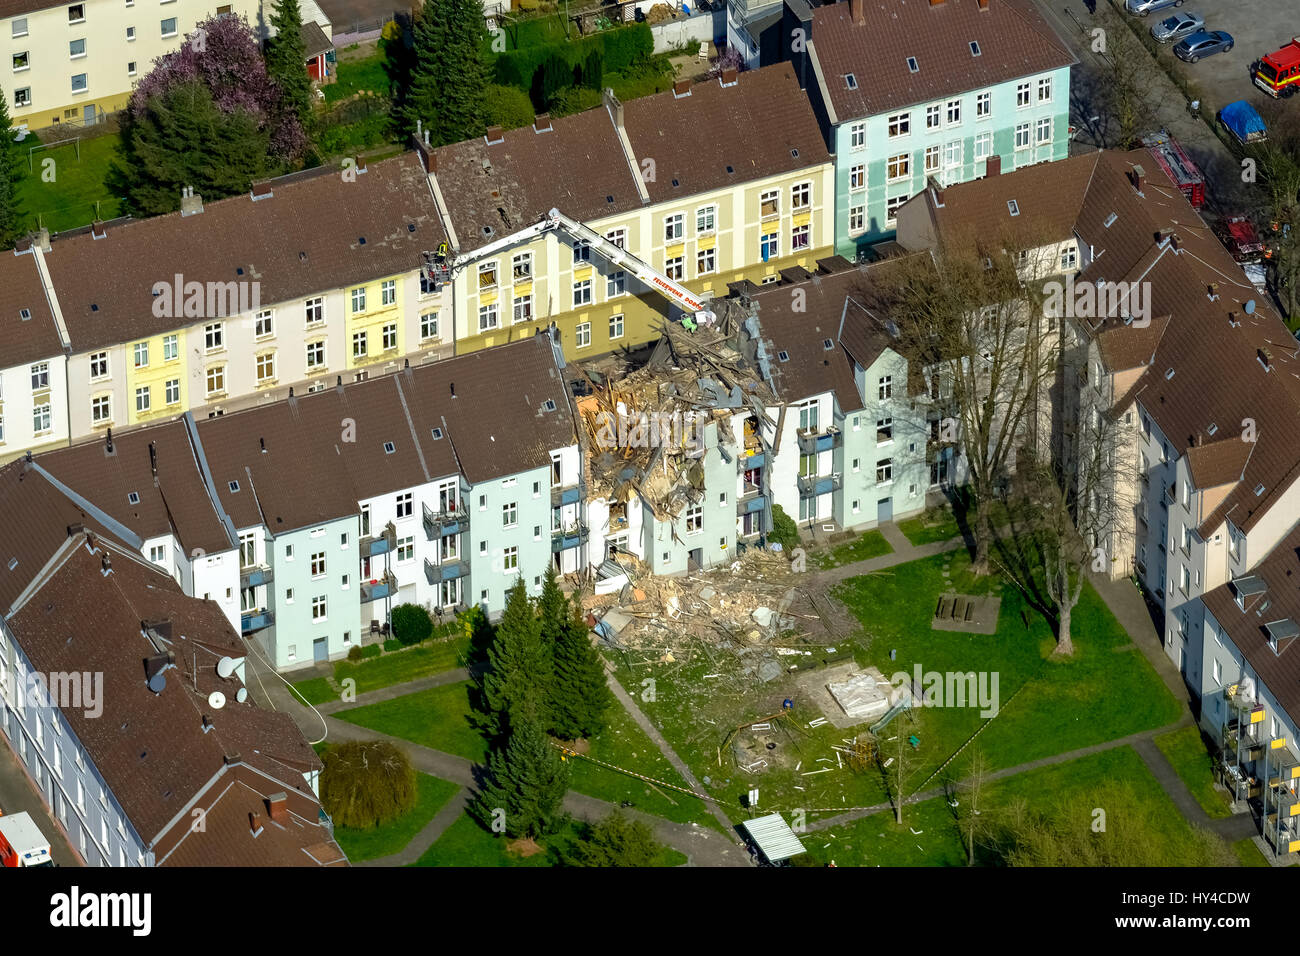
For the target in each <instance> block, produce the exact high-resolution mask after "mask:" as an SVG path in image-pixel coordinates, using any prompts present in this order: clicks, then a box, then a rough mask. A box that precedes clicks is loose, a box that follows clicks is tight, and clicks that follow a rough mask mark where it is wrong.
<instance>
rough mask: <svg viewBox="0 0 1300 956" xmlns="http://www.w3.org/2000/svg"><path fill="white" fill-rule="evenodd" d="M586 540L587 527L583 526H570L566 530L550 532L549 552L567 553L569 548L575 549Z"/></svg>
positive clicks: (559, 529)
mask: <svg viewBox="0 0 1300 956" xmlns="http://www.w3.org/2000/svg"><path fill="white" fill-rule="evenodd" d="M586 540H587V526H586V525H584V524H577V525H570V526H569V527H568V528H557V529H556V530H554V531H552V532H551V550H552V551H567V550H568V549H569V548H576V547H578V546H579V545H581V544H582V543H583V542H584V541H586Z"/></svg>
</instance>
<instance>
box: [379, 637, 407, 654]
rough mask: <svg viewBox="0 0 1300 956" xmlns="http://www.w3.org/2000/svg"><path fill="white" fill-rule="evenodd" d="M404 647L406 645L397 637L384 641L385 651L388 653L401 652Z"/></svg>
mask: <svg viewBox="0 0 1300 956" xmlns="http://www.w3.org/2000/svg"><path fill="white" fill-rule="evenodd" d="M403 647H405V645H404V644H403V643H402V642H401V641H399V640H398V639H397V638H395V637H390V638H389V639H388V640H386V641H384V650H386V651H400V650H401V649H402V648H403Z"/></svg>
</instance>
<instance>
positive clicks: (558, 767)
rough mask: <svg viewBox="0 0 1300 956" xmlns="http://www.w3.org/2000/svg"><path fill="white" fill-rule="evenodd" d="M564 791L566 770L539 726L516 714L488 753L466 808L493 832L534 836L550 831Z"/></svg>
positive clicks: (567, 773)
mask: <svg viewBox="0 0 1300 956" xmlns="http://www.w3.org/2000/svg"><path fill="white" fill-rule="evenodd" d="M568 787H569V768H568V766H567V765H566V764H565V763H564V761H562V760H561V759H560V752H559V751H558V750H556V749H555V747H554V746H552V745H551V742H550V740H548V739H547V736H546V734H545V733H544V732H543V731H542V727H541V724H539V723H538V722H537V721H536V720H534V719H532V718H531V717H529V716H520V717H519V718H517V719H516V720H515V721H514V723H513V724H512V726H511V728H510V733H509V736H508V737H506V738H505V739H504V740H503V741H502V742H500V743H499V744H498V745H497V747H496V748H495V749H494V750H493V751H492V753H490V754H489V755H488V765H487V777H486V780H485V781H484V784H483V789H482V791H481V792H480V793H479V794H478V796H477V797H476V798H475V800H474V802H473V804H472V805H471V810H472V813H473V815H474V816H475V818H476V819H478V820H479V822H480V823H482V824H483V825H484V826H485V827H487V828H488V829H490V830H493V831H494V832H504V833H505V834H506V835H508V836H512V837H536V836H540V835H541V834H543V833H546V832H548V831H549V830H550V829H552V827H553V825H554V824H555V822H556V820H557V814H558V813H559V811H560V804H561V803H562V801H563V800H564V794H565V791H567V790H568Z"/></svg>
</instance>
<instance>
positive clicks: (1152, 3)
mask: <svg viewBox="0 0 1300 956" xmlns="http://www.w3.org/2000/svg"><path fill="white" fill-rule="evenodd" d="M1182 5H1183V0H1124V9H1125V10H1127V11H1128V12H1129V13H1132V14H1134V15H1135V16H1139V17H1145V16H1146V15H1147V14H1149V13H1152V12H1153V11H1155V10H1163V9H1164V8H1165V7H1181V6H1182Z"/></svg>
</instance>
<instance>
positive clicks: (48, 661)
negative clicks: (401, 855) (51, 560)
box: [7, 538, 320, 843]
mask: <svg viewBox="0 0 1300 956" xmlns="http://www.w3.org/2000/svg"><path fill="white" fill-rule="evenodd" d="M105 555H107V556H108V557H109V558H110V559H111V567H112V570H111V572H110V573H107V574H105V573H104V572H103V570H102V563H101V562H102V559H103V557H104V556H105ZM159 619H166V620H167V621H169V622H170V636H169V637H167V635H165V634H164V635H163V637H166V638H167V640H166V642H165V643H164V642H163V641H162V640H161V639H159V644H158V645H155V643H154V641H153V640H151V639H150V638H149V637H147V636H146V635H145V634H144V633H143V632H142V629H141V622H142V621H146V620H149V621H152V620H159ZM7 623H8V624H9V628H10V630H11V631H12V633H13V635H14V638H15V639H16V640H17V641H18V642H19V644H20V645H21V646H22V648H23V651H24V653H25V654H26V655H27V657H28V659H29V660H30V661H31V664H32V667H33V669H34V670H36V671H39V672H42V673H50V672H69V671H81V672H85V671H89V672H91V673H97V674H103V681H104V685H103V694H102V713H100V714H98V715H93V711H92V712H91V714H88V713H87V712H86V710H84V709H82V708H76V707H64V708H62V710H63V715H64V717H65V718H66V719H67V721H68V723H69V725H70V726H71V728H72V730H73V732H74V733H75V734H76V736H77V738H78V739H79V740H80V741H81V743H82V744H83V745H84V746H85V748H86V750H87V752H88V754H89V756H90V759H91V761H92V762H93V764H94V765H95V767H96V768H97V769H98V770H99V772H100V773H101V774H102V775H103V777H104V780H105V782H106V783H107V784H108V786H109V788H110V789H111V790H112V791H113V794H114V796H115V797H116V798H117V800H118V802H119V803H120V804H121V806H122V809H123V811H124V812H125V813H126V815H127V817H128V818H129V819H130V821H131V824H132V826H133V827H134V828H135V830H136V832H137V833H138V834H140V836H141V837H142V838H143V839H144V840H145V842H146V843H151V842H152V841H153V840H154V839H155V838H157V837H158V836H160V835H161V834H163V833H164V832H165V831H166V830H167V829H168V828H169V826H170V825H171V824H172V823H173V822H174V820H175V818H176V816H177V814H179V813H180V812H181V811H182V810H183V809H184V808H185V806H186V804H187V803H188V802H189V800H190V799H191V798H192V797H194V796H195V795H196V794H198V793H199V792H200V791H202V790H203V789H204V788H206V787H207V785H208V783H209V781H211V780H212V779H213V778H214V777H215V776H217V775H218V774H219V773H221V772H222V771H223V768H225V767H226V766H227V764H228V763H229V759H228V758H233V757H234V755H235V754H240V755H241V759H244V760H246V761H247V762H249V763H250V765H252V766H254V767H256V768H257V769H258V770H260V771H262V772H263V773H268V772H274V771H275V770H276V769H279V768H277V767H276V765H275V764H274V763H272V762H271V761H269V760H266V759H263V758H262V757H260V756H258V755H255V754H253V753H252V752H251V748H250V746H249V745H250V743H256V744H259V746H262V747H264V749H266V750H268V751H270V752H284V753H285V754H287V755H288V756H290V757H291V758H293V759H295V760H300V761H309V762H310V766H311V767H312V768H316V769H318V768H319V767H320V763H319V761H318V760H317V759H316V758H315V756H314V754H312V752H311V748H310V747H309V746H308V745H307V743H306V741H305V740H303V739H302V736H301V734H300V733H299V732H298V731H297V729H296V728H295V727H294V725H293V722H292V720H291V719H290V718H289V717H288V716H287V715H285V714H279V713H270V712H263V711H259V710H258V709H257V708H256V707H255V706H254V705H252V704H251V703H244V704H240V703H238V702H237V701H236V700H235V699H234V698H235V691H236V690H237V689H238V687H239V684H238V681H236V680H233V679H232V680H230V681H223V680H222V679H221V678H219V677H218V676H217V675H216V673H215V669H216V664H217V661H218V660H219V659H220V658H221V657H222V656H230V657H236V658H238V657H242V656H244V653H245V652H244V648H243V644H242V642H241V641H240V639H239V638H238V636H237V635H236V634H235V632H234V631H233V630H232V629H231V627H230V624H229V623H228V622H227V621H226V618H225V616H224V614H222V612H221V610H220V608H218V607H217V605H216V604H214V603H213V602H211V601H199V600H196V599H194V598H191V597H187V596H186V595H185V594H183V593H182V592H181V590H180V587H179V586H178V585H177V584H176V583H175V582H174V581H173V580H172V579H171V577H169V576H168V575H166V574H164V573H162V572H161V571H159V570H158V569H157V568H154V567H152V566H150V565H147V564H145V563H144V562H143V561H142V560H141V559H140V558H139V557H138V555H133V554H131V553H129V552H126V551H122V550H116V549H110V548H107V547H106V545H105V544H104V543H103V542H102V541H101V542H100V544H99V549H98V553H92V552H91V551H90V549H89V547H88V545H87V543H86V541H85V539H84V538H80V539H74V540H71V541H69V544H68V548H67V549H66V550H65V551H64V552H63V554H62V556H61V560H60V563H59V564H58V565H57V567H56V568H55V569H54V570H53V571H52V573H51V574H50V575H49V576H48V577H47V579H46V580H45V581H44V583H43V584H42V586H41V587H40V588H39V589H38V590H37V591H36V592H35V593H34V594H32V596H31V597H30V598H29V599H28V600H27V601H26V602H25V603H24V604H23V605H22V606H21V607H20V608H18V610H17V611H16V612H13V613H11V614H10V615H9V617H8V621H7ZM160 648H161V649H162V650H163V651H164V652H166V651H170V652H171V653H172V654H173V655H174V662H175V667H174V668H168V669H167V670H165V671H164V672H163V675H164V677H165V678H166V680H165V685H164V687H163V688H162V690H161V691H160V692H159V693H156V694H155V693H154V692H153V691H151V690H150V689H149V688H148V687H147V686H146V681H145V666H144V664H145V661H146V659H147V658H149V657H151V656H153V655H155V654H156V653H158V652H159V649H160ZM215 687H224V693H225V694H226V695H227V703H226V705H225V706H224V707H223V708H221V709H220V710H216V709H214V708H212V707H211V705H210V704H209V703H208V694H210V693H211V690H212V689H213V688H215ZM196 688H197V689H196ZM205 716H207V717H208V718H209V719H210V721H211V723H212V727H211V729H210V730H209V731H208V732H204V730H203V719H204V717H205ZM246 722H247V724H248V725H251V726H248V725H246ZM263 741H264V744H263V743H262V742H263ZM277 782H278V783H279V784H281V786H278V787H277V790H283V789H285V788H292V789H293V790H294V791H295V792H296V793H297V794H298V795H299V796H300V797H301V798H304V799H314V798H309V797H308V795H309V794H310V788H309V787H308V785H307V782H306V780H305V779H304V778H303V777H302V775H301V772H296V773H290V772H282V773H279V774H278V775H277ZM318 840H319V835H318V834H317V835H313V839H312V841H311V842H317V841H318Z"/></svg>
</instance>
